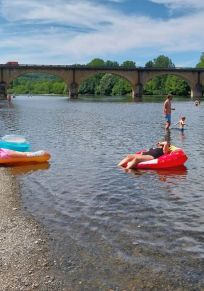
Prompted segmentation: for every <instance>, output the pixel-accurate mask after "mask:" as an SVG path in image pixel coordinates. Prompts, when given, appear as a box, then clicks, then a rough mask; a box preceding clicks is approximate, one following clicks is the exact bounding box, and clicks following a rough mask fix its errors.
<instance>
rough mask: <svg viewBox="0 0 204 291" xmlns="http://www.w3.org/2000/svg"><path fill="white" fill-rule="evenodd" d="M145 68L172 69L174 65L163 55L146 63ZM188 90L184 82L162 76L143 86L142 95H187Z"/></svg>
mask: <svg viewBox="0 0 204 291" xmlns="http://www.w3.org/2000/svg"><path fill="white" fill-rule="evenodd" d="M145 67H147V68H174V67H175V65H174V64H173V62H172V61H171V59H169V58H168V57H166V56H164V55H160V56H158V58H156V59H154V60H152V61H148V62H147V63H146V65H145ZM189 91H190V88H189V86H188V84H187V82H186V81H184V80H181V79H180V78H178V77H177V76H172V75H163V76H158V77H155V78H154V79H152V80H150V81H149V82H148V83H147V84H145V86H144V94H147V95H163V94H168V93H172V94H175V95H182V96H185V95H188V94H189Z"/></svg>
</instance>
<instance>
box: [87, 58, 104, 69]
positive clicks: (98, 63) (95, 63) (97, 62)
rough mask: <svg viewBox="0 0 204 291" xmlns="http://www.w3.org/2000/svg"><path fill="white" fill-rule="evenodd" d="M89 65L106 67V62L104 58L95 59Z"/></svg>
mask: <svg viewBox="0 0 204 291" xmlns="http://www.w3.org/2000/svg"><path fill="white" fill-rule="evenodd" d="M87 66H89V67H105V62H104V60H102V59H93V60H92V61H91V62H90V63H88V64H87Z"/></svg>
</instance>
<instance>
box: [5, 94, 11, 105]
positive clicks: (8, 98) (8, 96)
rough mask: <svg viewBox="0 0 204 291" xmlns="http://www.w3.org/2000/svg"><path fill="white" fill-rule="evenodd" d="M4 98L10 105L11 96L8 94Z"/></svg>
mask: <svg viewBox="0 0 204 291" xmlns="http://www.w3.org/2000/svg"><path fill="white" fill-rule="evenodd" d="M6 98H7V101H8V104H11V95H10V94H8V95H7V97H6Z"/></svg>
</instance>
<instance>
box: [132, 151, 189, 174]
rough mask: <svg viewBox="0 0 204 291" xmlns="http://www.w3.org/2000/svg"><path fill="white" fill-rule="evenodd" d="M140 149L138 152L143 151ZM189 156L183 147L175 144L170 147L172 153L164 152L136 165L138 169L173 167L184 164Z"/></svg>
mask: <svg viewBox="0 0 204 291" xmlns="http://www.w3.org/2000/svg"><path fill="white" fill-rule="evenodd" d="M142 152H144V151H140V152H138V153H142ZM187 159H188V157H187V155H186V154H185V152H184V151H183V150H182V149H181V148H177V147H175V146H171V147H170V153H168V154H164V155H163V156H161V157H159V158H157V159H153V160H150V161H145V162H140V163H139V164H137V165H136V167H135V168H136V169H167V168H173V167H180V166H183V165H184V163H185V162H186V161H187Z"/></svg>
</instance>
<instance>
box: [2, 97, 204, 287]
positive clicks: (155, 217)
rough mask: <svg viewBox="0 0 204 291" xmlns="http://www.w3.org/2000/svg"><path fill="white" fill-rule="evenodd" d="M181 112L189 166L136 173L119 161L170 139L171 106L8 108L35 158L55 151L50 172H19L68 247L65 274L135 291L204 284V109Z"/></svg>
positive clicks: (174, 137) (32, 102)
mask: <svg viewBox="0 0 204 291" xmlns="http://www.w3.org/2000/svg"><path fill="white" fill-rule="evenodd" d="M175 106H176V111H175V113H174V114H173V119H174V122H176V121H177V120H178V118H179V117H180V115H181V113H182V114H183V115H185V116H187V124H188V127H187V130H186V132H185V133H184V134H181V133H180V132H178V131H176V130H173V129H172V130H171V132H170V139H171V141H172V143H173V144H175V145H177V146H180V147H183V148H184V149H185V151H186V152H187V154H188V156H189V160H188V162H187V164H186V166H187V167H183V168H180V169H172V170H160V171H142V170H140V171H130V172H129V173H126V172H124V171H123V170H121V169H119V168H118V167H117V166H116V165H117V163H118V162H119V160H120V159H121V158H122V157H123V156H124V155H126V154H127V153H129V152H135V151H136V150H138V149H141V148H144V147H145V146H147V147H150V146H152V145H154V144H155V142H156V141H157V140H159V139H162V138H164V137H165V132H164V130H163V123H164V120H163V117H162V109H161V108H162V104H161V103H105V102H101V103H99V102H97V103H94V102H80V101H77V102H70V101H67V100H66V98H54V97H36V98H35V97H33V98H27V99H26V97H17V98H16V100H15V103H14V105H13V108H7V107H5V108H3V110H2V114H1V116H0V120H1V122H2V124H3V128H2V131H3V134H8V133H9V132H10V133H11V132H16V133H21V134H22V133H23V134H24V135H25V136H26V137H27V138H28V139H29V140H30V141H31V143H32V148H33V149H34V150H37V149H41V148H44V149H47V150H49V151H50V152H51V154H52V160H51V162H50V165H49V166H44V168H43V167H42V168H36V169H33V171H32V169H29V168H27V169H25V168H24V169H19V168H18V169H17V168H16V170H15V169H14V168H13V169H11V170H12V171H13V173H14V174H15V171H16V174H18V173H23V170H24V175H23V176H20V181H21V185H22V196H23V199H24V204H25V205H26V207H27V209H29V210H30V211H31V212H32V213H33V214H34V215H35V216H36V217H37V219H39V220H40V221H42V222H43V223H44V224H45V225H46V227H47V228H48V229H49V231H50V233H51V234H52V236H53V237H54V238H55V240H56V241H57V242H58V243H57V247H58V252H59V254H60V255H59V257H60V258H61V267H62V268H64V270H66V271H68V270H69V269H70V268H71V270H72V272H73V274H76V273H77V276H79V277H80V278H83V279H84V280H85V279H86V280H88V278H89V276H91V277H92V276H93V277H94V276H95V278H97V280H98V283H97V284H96V282H95V281H94V279H93V278H92V279H90V280H91V282H92V285H91V286H94V284H96V285H95V286H99V285H100V284H101V286H103V287H104V288H106V287H107V288H110V287H111V286H112V288H116V287H118V288H121V290H122V288H126V289H127V290H131V288H132V287H133V286H135V282H136V281H137V286H139V287H141V289H142V287H144V284H145V283H144V282H145V280H148V282H149V284H150V285H149V286H152V285H151V284H153V286H156V285H155V282H154V278H157V282H160V283H161V284H164V282H167V285H168V284H169V285H170V286H174V287H175V288H177V287H181V286H183V287H184V289H185V288H187V289H188V288H190V287H192V286H196V288H199V286H204V285H202V284H204V283H203V276H202V275H201V273H202V272H203V271H204V264H203V263H201V261H200V260H202V259H203V256H204V254H203V249H204V236H203V231H204V225H203V215H204V214H203V213H204V196H203V187H204V182H203V174H202V173H203V167H204V166H203V162H204V160H203V156H204V151H203V145H204V138H203V137H204V136H203V131H202V132H201V131H200V120H203V117H204V113H203V105H202V106H201V107H199V108H197V107H196V108H195V107H194V105H193V103H192V102H177V103H176V104H175ZM79 257H80V260H79ZM70 261H72V264H73V265H72V267H70V266H71V265H70V264H71V263H70ZM73 262H75V263H73ZM75 264H76V265H77V264H78V267H77V268H75V267H74V266H75ZM84 266H86V267H87V270H90V266H94V270H92V271H90V272H89V273H88V274H87V272H88V271H87V272H85V271H84ZM92 269H93V268H92ZM173 269H175V270H176V271H173ZM74 270H75V272H76V273H75V272H74ZM142 270H143V271H142ZM175 272H177V275H176V278H177V284H175V283H174V280H175ZM90 273H91V274H92V275H90ZM203 273H204V272H203ZM203 273H202V274H203ZM136 274H137V275H136ZM186 274H190V275H189V276H188V280H187V281H186V276H187V275H186ZM153 275H154V276H153ZM70 276H71V275H70ZM73 276H74V275H73ZM134 276H136V281H135V280H134V279H133V278H134ZM147 278H149V279H147ZM70 280H71V278H70ZM71 281H72V280H71ZM93 281H94V282H95V283H93ZM72 282H73V285H72V287H74V288H75V289H76V290H78V289H77V286H76V285H75V283H74V282H75V281H74V277H73V281H72ZM105 282H106V283H105ZM116 282H117V283H116ZM184 282H185V283H184ZM98 284H99V285H98ZM158 286H159V285H158ZM101 288H102V287H101ZM79 290H80V289H79ZM90 290H92V289H90ZM93 290H94V289H93ZM95 290H96V289H95ZM101 290H103V288H102V289H101ZM169 290H173V287H172V289H169ZM189 290H190V289H189Z"/></svg>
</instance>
